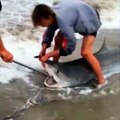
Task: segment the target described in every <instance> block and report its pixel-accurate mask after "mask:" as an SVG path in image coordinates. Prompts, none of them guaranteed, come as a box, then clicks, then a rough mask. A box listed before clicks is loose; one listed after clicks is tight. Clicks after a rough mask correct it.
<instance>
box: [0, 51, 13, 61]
mask: <svg viewBox="0 0 120 120" xmlns="http://www.w3.org/2000/svg"><path fill="white" fill-rule="evenodd" d="M0 56H1V58H2V60H3V61H4V62H12V61H13V55H12V54H11V53H10V52H9V51H7V50H4V51H1V52H0Z"/></svg>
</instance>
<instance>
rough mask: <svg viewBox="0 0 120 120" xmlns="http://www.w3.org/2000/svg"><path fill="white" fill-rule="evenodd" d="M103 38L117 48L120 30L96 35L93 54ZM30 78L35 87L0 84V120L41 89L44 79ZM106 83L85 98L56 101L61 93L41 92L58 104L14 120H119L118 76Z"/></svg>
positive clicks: (20, 82)
mask: <svg viewBox="0 0 120 120" xmlns="http://www.w3.org/2000/svg"><path fill="white" fill-rule="evenodd" d="M105 36H106V38H107V41H106V43H107V46H108V48H110V49H114V48H115V47H119V48H120V30H102V31H100V34H98V37H97V40H96V43H95V49H94V50H95V51H97V50H98V49H99V48H100V47H101V45H102V43H103V40H104V38H105ZM78 52H79V50H78V51H77V53H75V57H74V58H76V54H78ZM111 57H112V56H111ZM62 60H63V61H66V60H68V58H67V59H65V58H62ZM29 77H30V80H31V82H32V83H33V84H34V85H36V86H37V87H34V86H32V87H31V86H30V85H29V84H26V83H25V82H24V81H23V80H21V79H17V80H12V81H11V82H10V83H9V84H0V100H1V102H0V120H3V119H4V118H5V117H6V116H7V115H10V114H12V113H14V112H15V110H17V109H20V108H21V107H22V106H24V105H25V103H26V101H27V100H28V99H29V98H30V97H33V96H35V95H36V93H37V92H38V88H41V86H42V87H43V80H44V79H45V76H42V75H40V77H39V75H37V74H34V73H33V74H30V75H29ZM109 79H110V82H109V84H108V85H107V86H106V87H105V88H103V89H102V90H100V91H96V92H94V93H91V94H89V95H87V96H84V95H77V94H74V95H73V94H72V95H68V96H67V97H68V98H71V99H69V100H63V99H62V98H60V97H58V96H57V95H58V93H59V92H60V91H57V92H55V91H48V92H45V93H44V92H43V94H42V95H44V96H46V95H47V93H48V95H50V96H51V95H52V97H54V98H55V99H57V101H55V102H49V101H48V102H49V103H44V104H43V105H36V106H33V107H30V108H29V109H27V110H26V111H24V112H22V113H21V114H20V116H17V117H16V118H15V120H80V119H81V120H119V119H120V115H119V111H120V106H119V101H120V87H119V86H120V74H116V75H113V76H112V77H110V78H109ZM43 91H44V89H43ZM54 92H55V93H54ZM52 93H53V94H52ZM60 93H61V92H60ZM62 94H64V93H62ZM52 97H51V98H52ZM51 98H50V99H51Z"/></svg>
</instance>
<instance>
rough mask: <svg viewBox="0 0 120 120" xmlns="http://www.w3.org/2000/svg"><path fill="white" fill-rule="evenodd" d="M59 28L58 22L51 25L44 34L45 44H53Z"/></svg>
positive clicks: (48, 45)
mask: <svg viewBox="0 0 120 120" xmlns="http://www.w3.org/2000/svg"><path fill="white" fill-rule="evenodd" d="M57 29H58V26H57V24H53V25H50V26H49V27H48V28H47V30H46V31H45V33H44V35H43V41H42V45H43V44H47V48H48V47H50V46H51V42H52V40H53V37H54V34H55V31H56V30H57Z"/></svg>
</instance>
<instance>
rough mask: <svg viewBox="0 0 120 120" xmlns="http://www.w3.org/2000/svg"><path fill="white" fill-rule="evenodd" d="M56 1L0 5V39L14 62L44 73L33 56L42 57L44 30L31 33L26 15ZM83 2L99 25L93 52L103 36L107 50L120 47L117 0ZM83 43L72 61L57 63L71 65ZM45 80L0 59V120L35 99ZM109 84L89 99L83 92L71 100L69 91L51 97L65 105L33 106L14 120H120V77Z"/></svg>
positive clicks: (10, 1)
mask: <svg viewBox="0 0 120 120" xmlns="http://www.w3.org/2000/svg"><path fill="white" fill-rule="evenodd" d="M56 1H57V0H36V1H35V0H31V1H30V0H2V4H3V10H2V12H1V13H0V34H2V35H1V37H2V40H3V42H4V44H5V47H6V48H7V49H8V50H9V51H10V52H11V53H13V55H14V60H17V61H19V62H21V63H23V64H25V65H28V66H30V67H33V68H34V69H36V70H44V68H43V67H42V65H41V63H40V62H39V61H38V60H37V59H34V58H33V57H34V56H36V55H38V54H39V52H40V49H41V39H42V34H43V32H44V30H45V29H43V28H38V29H34V28H33V25H32V21H31V17H30V16H31V12H32V10H33V8H34V6H35V5H37V4H39V3H45V4H48V5H52V3H53V2H56ZM86 2H87V3H89V4H91V5H92V6H94V7H96V8H97V9H98V11H99V13H100V16H101V20H102V27H101V29H100V31H99V33H98V36H97V39H96V43H95V46H94V50H95V51H97V50H99V48H100V47H101V45H102V43H103V41H104V38H105V37H106V38H107V45H108V46H109V47H110V48H114V47H120V41H119V40H120V39H119V38H120V22H119V21H120V0H109V1H108V0H96V1H95V0H86ZM76 37H77V38H79V39H82V36H79V35H78V34H76ZM81 42H82V40H80V41H78V46H77V47H76V52H74V54H73V55H72V56H68V57H65V58H61V60H62V61H69V60H72V59H76V58H77V57H79V56H78V52H79V50H80V46H81ZM51 49H52V48H51ZM51 49H49V50H48V51H50V50H51ZM44 79H45V77H44V76H42V75H38V74H36V73H35V72H33V71H31V70H29V69H25V68H23V67H21V66H19V65H17V64H14V63H4V62H3V61H2V60H1V59H0V98H1V102H0V119H2V118H4V117H5V116H7V115H9V114H12V113H14V112H15V110H19V109H20V108H21V107H23V106H24V104H25V103H26V101H27V100H28V99H29V98H31V97H34V96H35V95H36V93H37V92H38V90H39V87H40V85H41V82H42V81H43V80H44ZM110 79H111V81H112V84H110V86H108V88H106V89H105V90H102V91H100V92H97V93H94V94H92V95H91V94H90V95H91V96H92V97H90V95H89V94H87V92H89V91H83V92H82V94H83V96H81V95H76V94H75V95H71V94H70V95H69V93H70V90H69V89H68V90H67V91H65V92H58V93H54V94H53V95H54V97H56V98H58V99H60V100H68V101H67V102H66V101H59V102H56V103H50V104H46V105H43V106H39V105H38V106H35V107H31V108H30V109H28V110H26V112H23V113H22V115H20V118H16V119H15V120H80V119H82V120H101V119H102V120H119V119H120V116H119V113H118V111H119V110H120V108H119V106H118V104H119V99H120V97H119V85H120V84H119V80H120V76H119V74H118V75H116V76H112V77H111V78H110ZM113 80H116V82H113ZM47 93H49V91H45V95H46V94H47ZM51 93H52V92H50V95H51ZM84 95H85V96H84ZM86 95H87V96H86ZM59 97H60V98H59ZM63 109H64V110H63ZM73 110H74V111H75V113H74V114H73ZM117 110H118V111H117ZM103 111H104V112H103ZM40 113H41V114H40ZM86 114H87V115H88V116H86Z"/></svg>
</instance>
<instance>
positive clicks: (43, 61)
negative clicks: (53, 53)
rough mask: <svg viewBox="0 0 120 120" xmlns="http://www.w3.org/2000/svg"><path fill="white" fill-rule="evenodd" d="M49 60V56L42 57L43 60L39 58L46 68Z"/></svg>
mask: <svg viewBox="0 0 120 120" xmlns="http://www.w3.org/2000/svg"><path fill="white" fill-rule="evenodd" d="M48 59H49V55H48V54H46V55H45V56H41V58H39V60H40V61H41V63H42V65H43V67H45V62H46V61H48Z"/></svg>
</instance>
